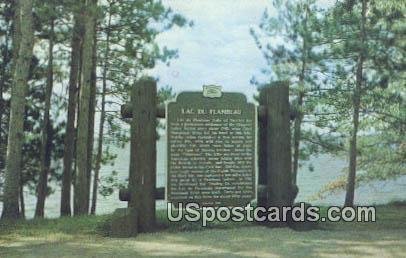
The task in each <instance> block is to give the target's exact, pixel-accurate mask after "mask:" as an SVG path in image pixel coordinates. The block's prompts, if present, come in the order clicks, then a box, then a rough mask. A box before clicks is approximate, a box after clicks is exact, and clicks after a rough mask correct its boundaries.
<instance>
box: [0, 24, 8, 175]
mask: <svg viewBox="0 0 406 258" xmlns="http://www.w3.org/2000/svg"><path fill="white" fill-rule="evenodd" d="M9 42H10V33H9V32H8V30H7V32H6V40H5V47H4V50H3V53H2V56H3V62H2V65H1V72H0V74H1V76H0V78H2V79H1V80H0V176H1V174H2V171H3V169H4V163H3V162H4V157H5V152H6V141H5V139H3V137H4V136H3V134H2V132H3V114H4V113H5V105H4V99H3V92H4V91H5V90H6V89H5V82H6V80H5V78H6V74H7V65H8V63H9V62H10V60H9V53H8V52H9V46H8V45H9Z"/></svg>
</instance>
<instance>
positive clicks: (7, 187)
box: [2, 0, 34, 219]
mask: <svg viewBox="0 0 406 258" xmlns="http://www.w3.org/2000/svg"><path fill="white" fill-rule="evenodd" d="M17 10H18V13H19V23H20V26H21V40H20V47H19V54H18V58H17V61H16V65H15V72H14V75H13V87H12V90H11V100H10V125H9V133H8V150H7V158H6V177H5V182H4V202H3V214H2V218H4V219H17V218H19V217H20V210H19V200H18V199H19V195H20V177H21V156H22V144H23V141H24V112H25V103H26V99H25V98H26V94H27V90H28V76H29V70H30V64H31V59H32V50H33V43H34V34H33V28H32V1H31V0H20V1H19V8H17Z"/></svg>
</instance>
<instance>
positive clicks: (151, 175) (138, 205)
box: [129, 77, 157, 235]
mask: <svg viewBox="0 0 406 258" xmlns="http://www.w3.org/2000/svg"><path fill="white" fill-rule="evenodd" d="M131 102H132V112H133V114H134V116H133V118H132V122H131V154H130V155H131V160H130V177H129V188H130V191H131V200H130V202H129V209H130V217H131V228H132V230H131V231H132V232H133V234H132V235H136V233H137V232H152V231H154V229H155V210H156V209H155V188H156V138H157V137H156V136H157V135H156V126H157V124H156V116H157V114H156V113H157V104H156V103H157V87H156V82H155V81H154V79H152V78H149V77H145V78H142V79H140V80H139V81H138V82H137V83H136V84H135V87H134V88H133V90H132V96H131Z"/></svg>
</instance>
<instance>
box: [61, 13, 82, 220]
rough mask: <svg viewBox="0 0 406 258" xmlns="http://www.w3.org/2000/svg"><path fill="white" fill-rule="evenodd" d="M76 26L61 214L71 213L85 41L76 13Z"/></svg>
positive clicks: (73, 38)
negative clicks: (78, 90)
mask: <svg viewBox="0 0 406 258" xmlns="http://www.w3.org/2000/svg"><path fill="white" fill-rule="evenodd" d="M74 20H75V22H74V27H73V34H72V41H71V48H72V50H71V61H70V62H71V63H70V75H69V99H68V116H67V122H66V135H65V150H64V155H63V175H62V190H61V216H70V215H71V213H72V212H71V188H72V174H73V171H72V165H73V160H74V157H75V155H74V151H75V142H76V141H75V138H76V130H75V121H76V103H77V88H78V79H79V69H80V65H79V63H80V56H81V54H80V49H81V46H82V41H83V33H84V28H83V16H82V14H75V18H74Z"/></svg>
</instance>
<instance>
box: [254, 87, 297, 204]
mask: <svg viewBox="0 0 406 258" xmlns="http://www.w3.org/2000/svg"><path fill="white" fill-rule="evenodd" d="M260 104H261V105H263V106H264V107H265V109H266V110H265V111H264V112H265V113H266V115H265V119H263V120H262V121H261V122H260V124H262V125H261V126H260V128H259V130H260V131H259V137H260V139H259V143H260V148H259V152H260V153H259V154H260V155H259V162H260V164H259V167H260V172H259V180H260V182H259V183H260V184H263V183H266V185H267V188H268V189H267V191H268V194H267V198H266V201H265V200H260V201H261V202H262V203H261V204H266V205H265V206H266V207H269V206H278V207H281V206H291V205H292V201H293V200H292V183H291V182H292V180H291V176H292V175H291V136H290V110H289V109H290V108H289V85H288V83H287V82H274V83H271V85H270V86H269V87H265V88H263V89H262V90H261V93H260ZM264 120H265V121H264ZM264 202H265V203H264Z"/></svg>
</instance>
